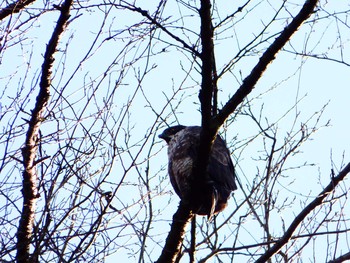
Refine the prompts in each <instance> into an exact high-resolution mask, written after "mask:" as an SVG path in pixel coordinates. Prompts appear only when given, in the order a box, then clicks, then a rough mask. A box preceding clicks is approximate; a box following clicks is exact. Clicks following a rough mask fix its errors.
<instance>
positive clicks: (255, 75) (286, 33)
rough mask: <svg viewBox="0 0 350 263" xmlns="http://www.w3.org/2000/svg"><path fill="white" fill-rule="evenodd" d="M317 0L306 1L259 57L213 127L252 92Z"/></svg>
mask: <svg viewBox="0 0 350 263" xmlns="http://www.w3.org/2000/svg"><path fill="white" fill-rule="evenodd" d="M317 3H318V0H306V1H305V4H304V6H303V7H302V9H301V10H300V12H299V13H298V15H297V16H295V17H294V19H293V20H292V22H291V23H290V24H289V25H288V26H287V27H286V28H285V29H284V30H283V31H282V33H281V34H280V35H279V36H278V37H277V38H276V39H275V41H274V42H273V43H272V44H271V45H270V46H269V48H268V49H267V50H266V51H265V52H264V54H263V55H262V56H261V57H260V59H259V62H258V63H257V64H256V66H255V67H254V68H253V70H252V71H251V73H250V74H249V75H248V76H247V77H246V78H245V79H244V80H243V83H242V85H241V87H240V88H239V89H238V90H237V92H236V93H235V94H234V95H233V97H232V98H231V99H230V100H229V101H228V102H227V103H226V104H225V106H224V107H223V108H222V110H221V111H220V112H219V114H218V115H216V116H215V117H214V121H213V125H214V126H216V127H220V126H221V125H222V124H223V123H224V121H225V120H226V119H227V118H228V116H229V115H230V114H231V113H233V112H234V110H235V109H236V108H237V106H238V105H239V104H240V103H241V102H242V101H243V100H244V98H245V97H247V96H248V94H249V93H250V92H251V91H252V90H253V88H254V86H255V84H256V83H257V82H258V80H259V79H260V78H261V76H262V74H263V73H264V71H265V70H266V68H267V66H268V65H269V64H270V63H271V62H272V61H273V60H274V59H275V56H276V55H277V53H278V52H279V51H280V50H281V49H282V47H283V46H284V45H285V44H286V43H287V42H288V41H289V39H290V37H291V36H292V35H293V34H294V33H295V32H296V31H298V28H299V27H300V26H301V25H302V24H303V22H304V21H305V20H306V19H308V17H309V16H310V15H311V14H312V13H313V11H314V9H315V7H316V5H317Z"/></svg>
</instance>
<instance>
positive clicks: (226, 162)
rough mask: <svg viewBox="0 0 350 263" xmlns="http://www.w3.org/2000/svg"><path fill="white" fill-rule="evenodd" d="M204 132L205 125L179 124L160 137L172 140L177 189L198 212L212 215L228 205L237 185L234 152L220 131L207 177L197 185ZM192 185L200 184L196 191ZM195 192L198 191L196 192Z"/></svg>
mask: <svg viewBox="0 0 350 263" xmlns="http://www.w3.org/2000/svg"><path fill="white" fill-rule="evenodd" d="M200 132H201V127H198V126H189V127H186V126H182V125H178V126H174V127H170V128H168V129H166V130H165V131H164V132H163V133H162V134H161V135H159V137H160V138H162V139H164V140H165V141H166V142H167V144H168V158H169V165H168V172H169V177H170V182H171V184H172V186H173V187H174V190H175V192H176V193H177V194H178V196H179V197H180V198H181V199H182V200H184V201H185V202H187V203H188V204H189V205H190V207H191V209H192V211H193V212H194V213H196V214H199V215H208V216H209V217H211V216H212V215H213V214H217V213H219V212H220V211H222V210H223V209H224V208H225V207H226V206H227V201H228V198H229V197H230V193H231V192H232V191H234V190H236V189H237V186H236V184H235V171H234V167H233V164H232V160H231V157H230V153H229V151H228V149H227V147H226V144H225V142H224V141H223V139H222V138H221V137H220V136H219V135H218V136H217V138H216V140H215V142H214V144H213V147H212V150H211V155H210V157H209V164H208V167H207V172H208V174H207V176H205V175H203V176H202V177H201V178H203V180H202V181H200V182H198V184H196V185H195V186H193V178H192V168H193V165H194V161H195V159H196V157H197V148H198V145H199V137H200ZM191 184H192V185H191ZM192 187H200V188H199V189H196V191H194V189H192ZM192 192H195V193H196V195H195V196H193V195H192ZM198 195H199V196H198ZM186 199H190V200H186ZM194 200H195V201H194Z"/></svg>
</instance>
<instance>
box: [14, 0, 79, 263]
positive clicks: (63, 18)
mask: <svg viewBox="0 0 350 263" xmlns="http://www.w3.org/2000/svg"><path fill="white" fill-rule="evenodd" d="M72 2H73V1H72V0H66V1H65V2H64V3H63V5H62V6H61V7H60V8H59V10H60V11H61V14H60V17H59V19H58V21H57V24H56V28H55V30H54V32H53V34H52V36H51V39H50V41H49V43H48V45H47V47H46V52H45V56H44V62H43V64H42V73H41V80H40V85H39V87H40V90H39V94H38V96H37V98H36V104H35V106H34V109H33V111H32V114H31V119H30V120H29V122H28V124H29V127H28V131H27V134H26V140H25V145H24V147H23V148H22V156H23V166H24V171H23V181H22V184H23V188H22V194H23V207H22V212H21V217H20V221H19V225H18V229H17V247H16V248H17V256H16V260H17V262H21V263H29V262H31V260H30V256H29V246H30V242H31V239H32V234H33V226H34V215H35V210H36V200H37V198H38V197H39V194H38V189H37V174H36V169H35V168H36V163H37V162H36V161H35V158H36V152H37V148H38V144H37V142H38V132H39V128H40V125H41V123H42V121H43V113H44V110H45V107H46V105H47V103H48V101H49V97H50V85H51V73H52V72H51V69H52V65H53V62H54V58H53V56H54V54H55V52H56V48H57V45H58V41H59V37H60V36H61V34H62V32H63V31H64V29H65V27H66V24H67V21H68V18H69V9H70V7H71V5H72Z"/></svg>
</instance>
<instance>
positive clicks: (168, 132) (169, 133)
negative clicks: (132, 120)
mask: <svg viewBox="0 0 350 263" xmlns="http://www.w3.org/2000/svg"><path fill="white" fill-rule="evenodd" d="M185 128H186V126H183V125H176V126H173V127H170V128H167V129H165V130H164V131H163V133H162V134H160V135H159V136H158V137H159V138H161V139H163V140H164V141H166V143H169V142H170V140H171V139H172V138H173V136H174V135H175V134H176V133H178V132H179V131H181V130H183V129H185Z"/></svg>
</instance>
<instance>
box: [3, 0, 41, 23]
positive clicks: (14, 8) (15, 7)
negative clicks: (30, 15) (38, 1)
mask: <svg viewBox="0 0 350 263" xmlns="http://www.w3.org/2000/svg"><path fill="white" fill-rule="evenodd" d="M34 1H35V0H19V1H17V2H15V3H12V4H9V5H8V6H6V7H4V8H3V9H1V10H0V20H2V19H4V18H5V17H7V16H9V15H11V14H14V13H18V12H19V11H21V10H22V9H23V8H24V7H26V6H27V5H30V4H31V3H33V2H34Z"/></svg>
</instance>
